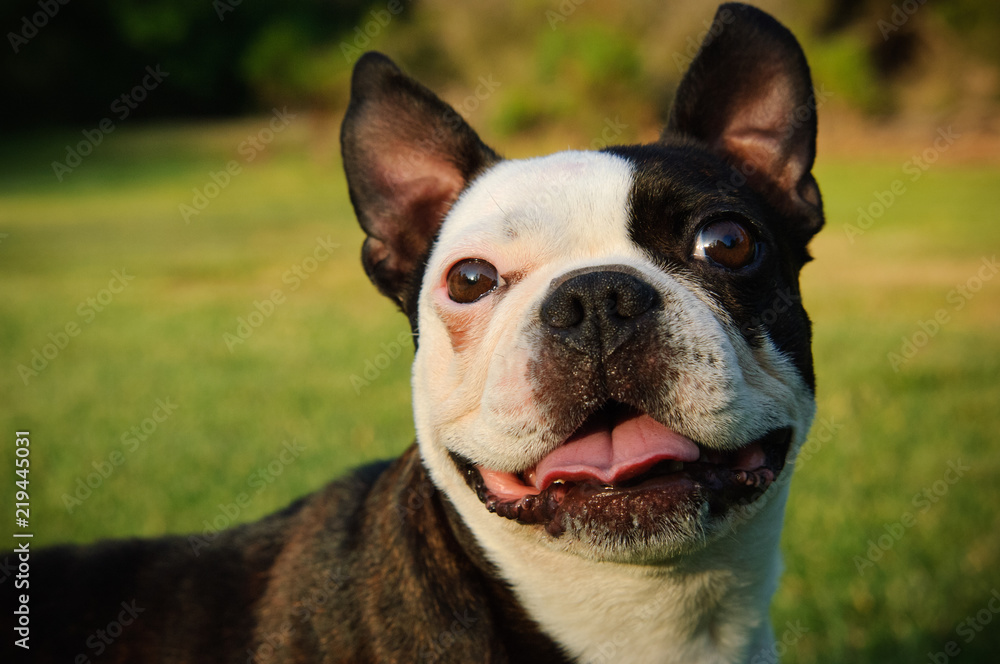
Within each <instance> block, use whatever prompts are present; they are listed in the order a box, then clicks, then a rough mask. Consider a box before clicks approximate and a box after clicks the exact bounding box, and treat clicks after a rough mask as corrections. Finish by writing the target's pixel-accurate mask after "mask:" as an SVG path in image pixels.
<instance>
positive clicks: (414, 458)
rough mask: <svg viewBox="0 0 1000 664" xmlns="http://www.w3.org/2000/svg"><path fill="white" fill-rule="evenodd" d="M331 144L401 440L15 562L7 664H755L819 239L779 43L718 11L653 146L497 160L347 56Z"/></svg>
mask: <svg viewBox="0 0 1000 664" xmlns="http://www.w3.org/2000/svg"><path fill="white" fill-rule="evenodd" d="M341 140H342V150H343V160H344V168H345V171H346V175H347V183H348V188H349V192H350V199H351V202H352V204H353V206H354V210H355V212H356V214H357V217H358V220H359V222H360V224H361V227H362V228H363V229H364V231H365V233H366V235H367V237H366V240H365V242H364V246H363V250H362V262H363V265H364V268H365V270H366V272H367V274H368V276H369V277H370V279H371V281H372V282H373V283H374V284H375V286H376V287H377V288H378V290H379V291H381V292H382V293H383V294H384V295H386V296H387V297H389V298H390V299H391V300H392V301H393V302H395V303H396V304H397V305H398V307H399V308H400V309H401V311H402V312H403V313H404V314H405V315H406V316H407V318H408V319H409V323H410V326H411V328H412V331H413V337H414V341H415V344H416V353H415V358H414V363H413V381H412V387H413V410H414V417H415V423H416V432H417V435H416V438H417V440H416V442H415V443H414V445H413V446H411V447H410V448H409V449H408V450H407V451H406V452H405V453H404V454H403V455H402V456H401V457H400V458H398V459H396V460H394V461H392V462H386V463H381V464H375V465H372V466H368V467H365V468H362V469H360V470H358V471H356V472H354V473H353V474H351V475H350V476H348V477H346V478H343V479H340V480H338V481H335V482H334V483H332V484H330V485H329V486H327V487H326V488H325V489H322V490H320V491H319V492H318V493H316V494H314V495H311V496H308V497H306V498H304V499H301V500H299V501H298V502H295V503H294V504H292V505H290V506H289V507H287V508H286V509H284V510H283V511H281V512H279V513H277V514H274V515H271V516H269V517H267V518H265V519H263V520H262V521H259V522H256V523H252V524H247V525H241V526H238V527H236V528H233V529H231V530H228V531H225V532H223V533H221V534H220V535H219V536H218V537H217V538H216V539H215V540H213V541H211V542H209V543H206V544H204V545H203V546H194V545H192V542H193V541H194V540H192V539H191V538H188V537H181V536H176V537H167V538H163V539H158V540H130V541H112V542H102V543H97V544H93V545H89V546H85V547H56V548H52V549H49V550H46V551H42V552H37V553H34V554H33V555H32V557H31V576H30V589H29V590H25V591H24V592H30V593H31V594H30V603H29V606H30V625H31V628H30V630H31V631H30V648H31V650H30V653H31V655H32V656H33V659H34V661H36V662H49V661H51V662H80V663H84V662H101V663H102V664H107V663H110V662H241V663H242V662H351V663H356V662H413V661H437V662H518V663H524V662H546V663H551V662H611V661H615V662H630V663H636V662H749V661H755V660H754V658H758V659H757V660H756V661H762V660H761V659H760V658H765V659H766V658H768V657H771V656H772V655H771V653H772V650H771V649H772V648H773V645H774V641H773V636H772V632H771V628H770V625H769V619H768V607H769V604H770V598H771V596H772V594H773V592H774V591H775V588H776V585H777V581H778V577H779V568H780V561H779V552H778V548H779V546H778V545H779V535H780V532H781V524H782V519H783V513H784V506H785V502H786V497H787V494H788V479H789V477H790V474H791V471H792V466H793V462H794V458H795V455H796V451H797V450H798V448H799V447H800V446H801V444H802V443H803V441H804V439H805V437H806V435H807V432H808V430H809V426H810V423H811V420H812V417H813V414H814V411H815V399H814V393H815V380H814V373H813V364H812V355H811V327H810V322H809V318H808V316H807V314H806V312H805V310H804V309H803V308H802V305H801V297H800V290H799V284H798V277H799V272H800V270H801V268H802V267H803V265H804V264H805V263H806V262H807V261H809V260H810V256H809V253H808V251H807V244H808V242H809V240H810V238H811V237H812V236H813V235H814V234H815V233H816V232H817V231H818V230H819V229H820V228H821V227H822V225H823V211H822V202H821V197H820V192H819V188H818V186H817V184H816V181H815V180H814V178H813V176H812V174H811V170H812V165H813V161H814V157H815V151H816V114H815V101H814V96H813V92H812V83H811V79H810V74H809V69H808V66H807V64H806V60H805V57H804V55H803V52H802V50H801V48H800V47H799V45H798V43H797V41H796V40H795V38H794V37H793V36H792V34H791V33H790V32H789V31H788V30H787V29H785V28H784V27H783V26H782V25H781V24H779V23H778V22H777V21H776V20H775V19H773V18H772V17H770V16H769V15H767V14H765V13H763V12H761V11H759V10H757V9H754V8H751V7H748V6H745V5H739V4H727V5H723V6H721V7H720V8H719V10H718V13H717V14H716V16H715V19H714V23H713V24H712V26H711V28H710V29H709V30H708V32H707V34H706V37H705V40H704V43H703V44H702V46H701V49H700V51H699V52H698V53H697V55H696V56H695V57H694V59H693V61H692V63H691V65H690V68H689V70H688V71H687V73H686V74H685V76H684V77H683V80H682V82H681V84H680V86H679V88H678V90H677V94H676V99H675V101H674V104H673V107H672V109H671V111H670V115H669V120H668V123H667V126H666V128H665V129H664V131H663V133H662V135H661V137H660V138H659V140H658V141H656V142H655V143H652V144H645V145H623V146H612V147H607V148H605V149H602V150H600V151H596V152H594V151H590V152H583V151H567V152H560V153H556V154H552V155H549V156H543V157H537V158H532V159H525V160H508V159H503V158H501V157H500V156H499V155H498V153H497V152H495V151H494V150H493V149H491V148H489V147H487V146H486V145H485V144H484V143H483V142H482V141H481V140H480V139H479V137H478V136H477V135H476V133H475V132H474V131H473V130H472V129H471V128H470V127H469V126H468V125H467V124H466V123H465V121H464V120H463V119H462V118H461V117H460V116H459V115H458V114H457V113H456V112H455V111H454V110H453V109H452V108H450V107H449V106H448V105H447V104H445V103H444V102H443V101H441V100H440V99H439V98H438V97H436V96H435V95H434V94H433V93H432V92H431V91H430V90H428V89H427V88H425V87H423V86H422V85H421V84H419V83H417V82H416V81H415V80H413V79H412V78H410V77H408V76H407V75H405V74H404V73H402V71H401V70H400V69H399V68H398V67H397V66H396V65H394V64H393V63H392V62H391V61H390V60H389V59H388V58H386V57H385V56H383V55H380V54H378V53H368V54H365V55H364V56H363V57H361V58H360V60H359V61H358V62H357V64H356V66H355V69H354V73H353V78H352V83H351V99H350V104H349V107H348V110H347V112H346V115H345V118H344V121H343V126H342V132H341ZM15 606H17V605H16V604H15ZM12 614H13V611H8V612H6V615H7V616H8V620H9V617H10V616H11V615H12ZM16 618H17V616H15V619H16ZM14 628H15V630H16V628H17V622H16V620H15V625H14ZM11 633H12V632H11V631H10V630H8V631H5V634H6V637H5V638H6V639H7V640H8V643H9V642H10V640H11ZM14 633H15V634H16V633H17V632H14ZM15 638H16V637H15ZM14 650H15V652H21V649H19V648H14ZM5 661H12V660H5ZM768 661H770V660H768Z"/></svg>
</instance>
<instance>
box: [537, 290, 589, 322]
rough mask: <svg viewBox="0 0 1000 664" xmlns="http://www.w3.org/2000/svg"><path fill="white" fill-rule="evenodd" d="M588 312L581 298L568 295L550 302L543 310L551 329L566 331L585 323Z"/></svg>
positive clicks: (545, 319)
mask: <svg viewBox="0 0 1000 664" xmlns="http://www.w3.org/2000/svg"><path fill="white" fill-rule="evenodd" d="M586 316H587V312H586V309H585V308H584V305H583V302H581V301H580V298H579V297H577V296H575V295H573V294H571V293H566V294H564V296H563V297H560V298H556V299H553V300H550V301H549V302H547V303H546V306H545V307H543V308H542V318H543V319H544V321H545V322H546V323H547V324H548V325H549V326H551V327H555V328H559V329H565V328H569V327H575V326H577V325H579V324H580V323H582V322H583V319H584V318H586Z"/></svg>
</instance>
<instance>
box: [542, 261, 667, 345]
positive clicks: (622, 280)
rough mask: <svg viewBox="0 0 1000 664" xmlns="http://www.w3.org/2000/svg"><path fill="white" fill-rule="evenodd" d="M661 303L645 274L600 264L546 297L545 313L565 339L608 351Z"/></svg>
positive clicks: (546, 321) (555, 333)
mask: <svg viewBox="0 0 1000 664" xmlns="http://www.w3.org/2000/svg"><path fill="white" fill-rule="evenodd" d="M659 307H660V297H659V295H658V294H657V292H656V291H655V290H654V289H653V287H652V286H650V285H649V284H648V283H646V282H645V281H643V280H642V279H640V278H639V277H637V276H633V275H632V274H629V273H626V272H619V271H612V270H594V271H590V272H584V273H583V274H579V275H576V276H574V277H570V278H569V279H567V280H566V281H564V282H562V283H561V284H559V285H558V286H557V287H556V288H555V290H553V291H552V292H551V293H550V294H549V296H548V297H547V298H546V299H545V301H544V302H543V303H542V310H541V319H542V323H543V324H545V325H546V326H548V328H549V331H550V333H551V334H552V335H553V336H555V337H557V338H558V339H560V340H561V341H562V342H563V343H565V344H567V345H569V346H571V347H572V348H575V349H576V350H578V351H581V352H584V353H594V352H597V353H600V355H601V356H602V357H607V356H609V355H611V353H613V352H614V351H615V350H616V349H617V348H618V347H619V346H621V345H622V343H624V342H625V341H627V340H628V339H629V338H630V337H632V336H633V335H635V333H636V331H637V330H638V329H639V327H640V326H641V325H642V324H643V323H644V322H646V321H649V320H650V319H651V318H652V316H651V314H652V312H654V311H656V310H657V309H659Z"/></svg>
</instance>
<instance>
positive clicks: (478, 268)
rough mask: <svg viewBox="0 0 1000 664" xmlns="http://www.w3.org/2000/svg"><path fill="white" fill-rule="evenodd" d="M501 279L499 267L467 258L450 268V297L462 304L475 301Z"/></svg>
mask: <svg viewBox="0 0 1000 664" xmlns="http://www.w3.org/2000/svg"><path fill="white" fill-rule="evenodd" d="M499 281H500V276H499V275H498V274H497V269H496V268H495V267H493V266H492V265H490V264H489V263H487V262H486V261H484V260H480V259H478V258H466V259H464V260H460V261H458V262H457V263H455V264H454V265H452V266H451V269H450V270H448V297H450V298H451V299H452V300H454V301H455V302H458V303H460V304H468V303H470V302H475V301H476V300H478V299H479V298H481V297H482V296H484V295H486V294H487V293H489V292H490V291H492V290H493V289H494V288H496V287H497V283H498V282H499Z"/></svg>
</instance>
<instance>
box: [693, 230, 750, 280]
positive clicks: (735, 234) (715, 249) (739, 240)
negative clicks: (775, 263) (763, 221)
mask: <svg viewBox="0 0 1000 664" xmlns="http://www.w3.org/2000/svg"><path fill="white" fill-rule="evenodd" d="M694 255H695V258H701V259H708V260H710V261H711V262H713V263H715V264H716V265H720V266H722V267H724V268H728V269H730V270H739V269H740V268H744V267H746V266H747V265H750V264H751V263H753V261H754V259H755V258H756V257H757V243H756V242H754V239H753V238H752V237H751V236H750V232H749V231H747V229H746V228H744V227H743V226H742V225H741V224H739V223H737V222H735V221H732V220H729V219H723V220H720V221H713V222H711V223H709V224H707V225H705V227H704V228H702V229H701V230H700V231H699V232H698V239H697V240H695V243H694Z"/></svg>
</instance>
